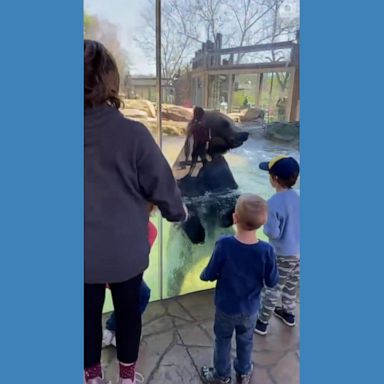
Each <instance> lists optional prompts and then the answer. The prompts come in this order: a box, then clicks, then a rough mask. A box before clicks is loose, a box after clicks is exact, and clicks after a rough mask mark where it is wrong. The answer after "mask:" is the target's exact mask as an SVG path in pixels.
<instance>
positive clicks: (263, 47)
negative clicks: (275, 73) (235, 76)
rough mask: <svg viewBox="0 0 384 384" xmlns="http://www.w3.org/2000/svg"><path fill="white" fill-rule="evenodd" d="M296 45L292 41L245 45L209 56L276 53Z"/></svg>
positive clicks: (214, 52)
mask: <svg viewBox="0 0 384 384" xmlns="http://www.w3.org/2000/svg"><path fill="white" fill-rule="evenodd" d="M295 45H297V44H296V43H294V42H292V41H282V42H279V43H267V44H256V45H246V46H244V47H234V48H223V49H217V50H214V51H209V52H208V53H209V54H213V55H228V54H231V53H250V52H262V51H276V50H277V49H292V48H293V47H294V46H295Z"/></svg>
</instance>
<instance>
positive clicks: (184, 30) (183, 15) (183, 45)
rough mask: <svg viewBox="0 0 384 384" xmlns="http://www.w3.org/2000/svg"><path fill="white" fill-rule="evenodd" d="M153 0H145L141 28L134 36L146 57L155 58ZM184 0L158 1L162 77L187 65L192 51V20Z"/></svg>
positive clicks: (194, 23) (170, 74)
mask: <svg viewBox="0 0 384 384" xmlns="http://www.w3.org/2000/svg"><path fill="white" fill-rule="evenodd" d="M154 10H155V0H147V7H146V10H145V12H143V14H142V19H143V28H142V29H141V30H140V31H139V34H138V36H137V37H136V38H135V41H136V43H137V45H138V46H139V47H140V48H141V49H142V50H143V51H144V52H145V53H146V55H147V57H148V60H150V61H155V60H156V57H155V54H154V53H155V52H156V21H155V12H154ZM188 11H189V8H188V1H178V0H169V1H166V2H163V3H162V23H161V64H162V76H163V78H169V79H171V78H174V77H175V76H177V74H178V73H180V71H182V70H183V69H185V67H187V66H188V64H189V60H190V58H191V56H192V55H193V53H194V52H195V51H196V49H197V47H198V45H197V41H196V21H195V20H194V17H193V15H192V16H191V15H189V14H188Z"/></svg>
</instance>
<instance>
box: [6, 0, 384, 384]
mask: <svg viewBox="0 0 384 384" xmlns="http://www.w3.org/2000/svg"><path fill="white" fill-rule="evenodd" d="M127 4H128V2H127ZM82 7H83V4H82V2H80V1H76V0H73V1H69V0H67V1H65V2H53V1H48V0H36V1H33V2H19V1H14V2H4V1H3V2H2V3H1V5H0V36H1V41H2V43H1V47H0V49H1V51H0V52H1V57H0V74H1V91H0V110H1V113H0V130H1V134H0V180H1V181H0V183H1V187H0V238H1V240H0V258H1V267H0V276H1V280H0V282H1V285H2V287H3V290H2V293H3V294H2V296H1V316H0V321H1V324H0V329H1V332H2V335H1V340H2V353H1V354H2V358H1V367H2V372H1V382H4V383H5V382H16V383H17V382H20V381H21V380H25V381H28V378H30V377H31V378H30V382H36V383H37V382H39V383H41V384H44V383H53V382H54V383H55V384H56V383H57V384H61V383H65V384H68V383H81V382H82V376H81V375H82V366H83V335H82V327H83V321H82V314H83V303H82V300H83V293H82V290H83V285H82V282H83V281H82V279H83V129H82V126H83V104H82V103H83V69H82V68H83V67H82V66H83V61H82V58H83V56H82V55H83V45H82V37H83V26H82V23H83V9H82ZM380 8H382V5H381V3H379V2H377V1H373V0H366V1H364V2H357V3H353V2H350V1H337V2H335V1H330V0H322V1H321V2H320V1H308V0H303V1H302V8H301V11H302V26H301V41H302V50H301V60H302V67H301V91H302V96H301V126H302V139H301V143H302V145H301V149H302V151H301V160H302V170H303V174H302V184H301V196H302V202H303V204H302V211H303V214H302V216H303V223H302V257H303V258H302V259H303V263H302V285H301V300H302V311H301V312H302V321H301V324H302V347H301V368H302V380H301V381H302V383H304V384H318V383H321V384H324V383H328V384H330V383H338V384H339V383H351V384H353V383H359V384H360V383H362V382H365V383H379V382H382V373H381V371H382V369H381V368H382V367H381V365H382V363H383V350H382V345H383V326H382V325H381V323H382V320H381V319H382V317H381V316H380V315H381V314H382V302H383V298H382V295H383V288H382V283H381V282H382V271H383V270H384V268H383V258H384V257H383V255H384V254H383V250H382V244H381V239H382V238H383V232H384V226H383V223H382V219H383V216H384V215H383V203H382V201H383V191H382V179H383V176H382V174H383V171H382V169H381V168H382V165H383V160H382V155H381V154H382V151H383V145H382V143H383V140H382V130H383V129H384V125H383V122H382V111H383V110H384V107H383V76H382V74H381V72H382V68H381V67H382V65H381V64H382V63H381V61H380V53H381V51H382V48H381V47H382V45H383V44H382V41H381V40H382V32H381V26H382V24H383V20H382V15H383V12H382V10H381V9H380ZM278 384H284V383H278Z"/></svg>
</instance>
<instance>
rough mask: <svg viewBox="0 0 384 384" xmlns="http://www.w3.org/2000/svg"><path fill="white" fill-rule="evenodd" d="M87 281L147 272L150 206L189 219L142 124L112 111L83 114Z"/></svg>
mask: <svg viewBox="0 0 384 384" xmlns="http://www.w3.org/2000/svg"><path fill="white" fill-rule="evenodd" d="M84 193H85V196H84V200H85V201H84V237H85V244H84V272H85V276H84V281H85V283H87V284H96V283H103V284H104V283H117V282H123V281H126V280H129V279H131V278H133V277H135V276H137V275H139V274H140V273H142V272H144V270H145V269H146V268H147V267H148V262H149V260H148V256H149V243H148V219H149V211H148V201H151V202H153V203H154V204H156V205H157V206H158V208H159V210H160V212H161V213H162V215H163V217H165V218H166V219H167V220H169V221H172V222H177V221H183V220H184V219H185V217H186V213H185V211H184V207H183V203H182V200H181V194H180V191H179V189H178V188H177V186H176V182H175V180H174V177H173V175H172V171H171V168H170V166H169V164H168V162H167V160H166V159H165V158H164V156H163V154H162V153H161V151H160V149H159V147H158V146H157V144H156V142H155V141H154V139H153V137H152V135H151V134H150V132H149V131H148V129H147V128H145V127H144V126H143V125H142V124H140V123H138V122H135V121H131V120H128V119H125V118H124V117H123V115H122V114H121V113H120V112H119V111H118V110H117V109H116V108H113V107H110V106H107V105H104V106H100V107H97V108H94V109H87V110H85V112H84Z"/></svg>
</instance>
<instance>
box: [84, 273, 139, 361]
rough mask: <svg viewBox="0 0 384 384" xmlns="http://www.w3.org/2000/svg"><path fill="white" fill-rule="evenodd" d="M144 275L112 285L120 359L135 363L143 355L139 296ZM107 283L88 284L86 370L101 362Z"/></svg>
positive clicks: (85, 324)
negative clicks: (103, 313) (140, 347)
mask: <svg viewBox="0 0 384 384" xmlns="http://www.w3.org/2000/svg"><path fill="white" fill-rule="evenodd" d="M142 280H143V275H142V274H141V275H139V276H136V277H134V278H133V279H130V280H128V281H125V282H123V283H114V284H110V285H109V286H110V288H111V292H112V300H113V306H114V308H115V317H116V347H117V358H118V360H119V361H120V362H122V363H124V364H129V363H134V362H135V361H136V360H137V357H138V354H139V345H140V337H141V313H140V301H139V296H140V295H139V293H140V286H141V282H142ZM105 289H106V288H105V284H84V368H91V367H93V366H95V365H96V364H99V363H100V360H101V343H102V339H103V329H102V312H103V305H104V300H105Z"/></svg>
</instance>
